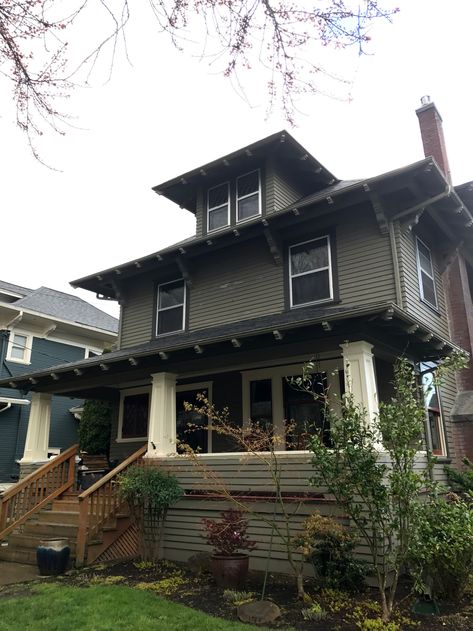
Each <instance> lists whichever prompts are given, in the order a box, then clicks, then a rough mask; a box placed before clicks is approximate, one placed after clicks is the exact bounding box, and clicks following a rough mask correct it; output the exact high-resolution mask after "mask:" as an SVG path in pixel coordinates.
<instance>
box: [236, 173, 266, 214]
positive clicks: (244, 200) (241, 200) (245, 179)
mask: <svg viewBox="0 0 473 631" xmlns="http://www.w3.org/2000/svg"><path fill="white" fill-rule="evenodd" d="M236 195H237V221H245V219H250V218H251V217H256V215H260V214H261V193H260V177H259V171H252V172H251V173H246V174H245V175H241V176H240V177H238V178H237V191H236Z"/></svg>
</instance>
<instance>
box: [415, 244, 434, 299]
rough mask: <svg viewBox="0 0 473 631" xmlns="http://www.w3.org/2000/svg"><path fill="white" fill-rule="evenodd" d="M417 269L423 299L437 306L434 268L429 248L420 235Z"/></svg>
mask: <svg viewBox="0 0 473 631" xmlns="http://www.w3.org/2000/svg"><path fill="white" fill-rule="evenodd" d="M416 246H417V271H418V274H419V290H420V297H421V299H422V300H423V301H424V302H426V303H427V304H429V305H430V306H431V307H434V308H435V309H436V308H437V293H436V291H435V278H434V269H433V265H432V255H431V253H430V250H429V248H428V247H427V246H426V245H425V243H423V242H422V241H421V240H420V239H419V237H416Z"/></svg>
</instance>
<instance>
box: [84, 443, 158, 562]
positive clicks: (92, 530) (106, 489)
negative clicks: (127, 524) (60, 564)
mask: <svg viewBox="0 0 473 631" xmlns="http://www.w3.org/2000/svg"><path fill="white" fill-rule="evenodd" d="M146 450H147V445H143V447H141V448H140V449H138V451H135V453H134V454H132V455H131V456H129V457H128V458H127V459H126V460H124V461H123V462H122V463H121V464H119V465H118V467H115V469H113V470H112V471H110V472H109V473H107V475H105V476H104V477H103V478H101V479H100V480H98V481H97V482H96V483H95V484H93V485H92V486H91V487H90V488H88V489H87V490H85V491H84V492H83V493H81V494H80V495H79V528H78V531H77V544H76V566H77V567H81V566H82V565H84V562H85V555H86V549H87V542H88V541H90V540H91V539H92V538H93V536H94V535H96V534H97V533H98V532H99V531H100V530H101V528H102V527H103V526H104V525H105V524H106V522H107V521H108V520H110V519H111V518H113V517H114V516H115V515H116V514H117V513H119V512H120V509H121V508H122V507H123V506H124V505H125V504H126V502H125V501H124V500H123V499H122V498H121V497H120V494H119V492H118V485H117V476H118V475H119V474H120V473H123V472H124V471H126V470H127V469H128V468H129V467H130V466H131V465H133V464H136V463H137V461H138V460H140V459H141V458H142V457H143V456H144V454H145V453H146Z"/></svg>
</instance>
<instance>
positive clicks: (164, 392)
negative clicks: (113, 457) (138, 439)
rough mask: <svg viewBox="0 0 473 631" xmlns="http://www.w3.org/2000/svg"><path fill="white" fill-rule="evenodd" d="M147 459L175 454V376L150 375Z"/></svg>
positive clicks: (170, 374)
mask: <svg viewBox="0 0 473 631" xmlns="http://www.w3.org/2000/svg"><path fill="white" fill-rule="evenodd" d="M151 378H152V382H151V402H150V409H149V430H148V453H147V454H146V456H147V457H148V458H153V457H157V456H164V455H167V454H173V453H176V375H174V374H172V373H169V372H159V373H156V374H154V375H151Z"/></svg>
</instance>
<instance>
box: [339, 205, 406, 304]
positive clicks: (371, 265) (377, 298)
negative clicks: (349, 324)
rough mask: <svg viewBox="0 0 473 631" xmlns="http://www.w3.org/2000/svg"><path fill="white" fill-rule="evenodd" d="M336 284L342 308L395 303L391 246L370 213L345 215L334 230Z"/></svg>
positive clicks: (368, 211) (360, 211)
mask: <svg viewBox="0 0 473 631" xmlns="http://www.w3.org/2000/svg"><path fill="white" fill-rule="evenodd" d="M336 247H337V260H338V283H339V292H340V299H341V300H342V303H343V304H344V305H352V304H353V305H359V304H365V303H369V302H382V301H393V302H394V301H395V295H396V294H395V286H394V275H393V262H392V256H391V249H390V242H389V237H388V236H387V235H382V234H381V233H380V231H379V228H378V225H377V223H376V220H375V217H374V214H373V211H372V210H371V209H368V208H367V209H366V210H357V211H356V212H350V211H346V212H344V213H343V216H340V219H339V220H338V224H337V229H336Z"/></svg>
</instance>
